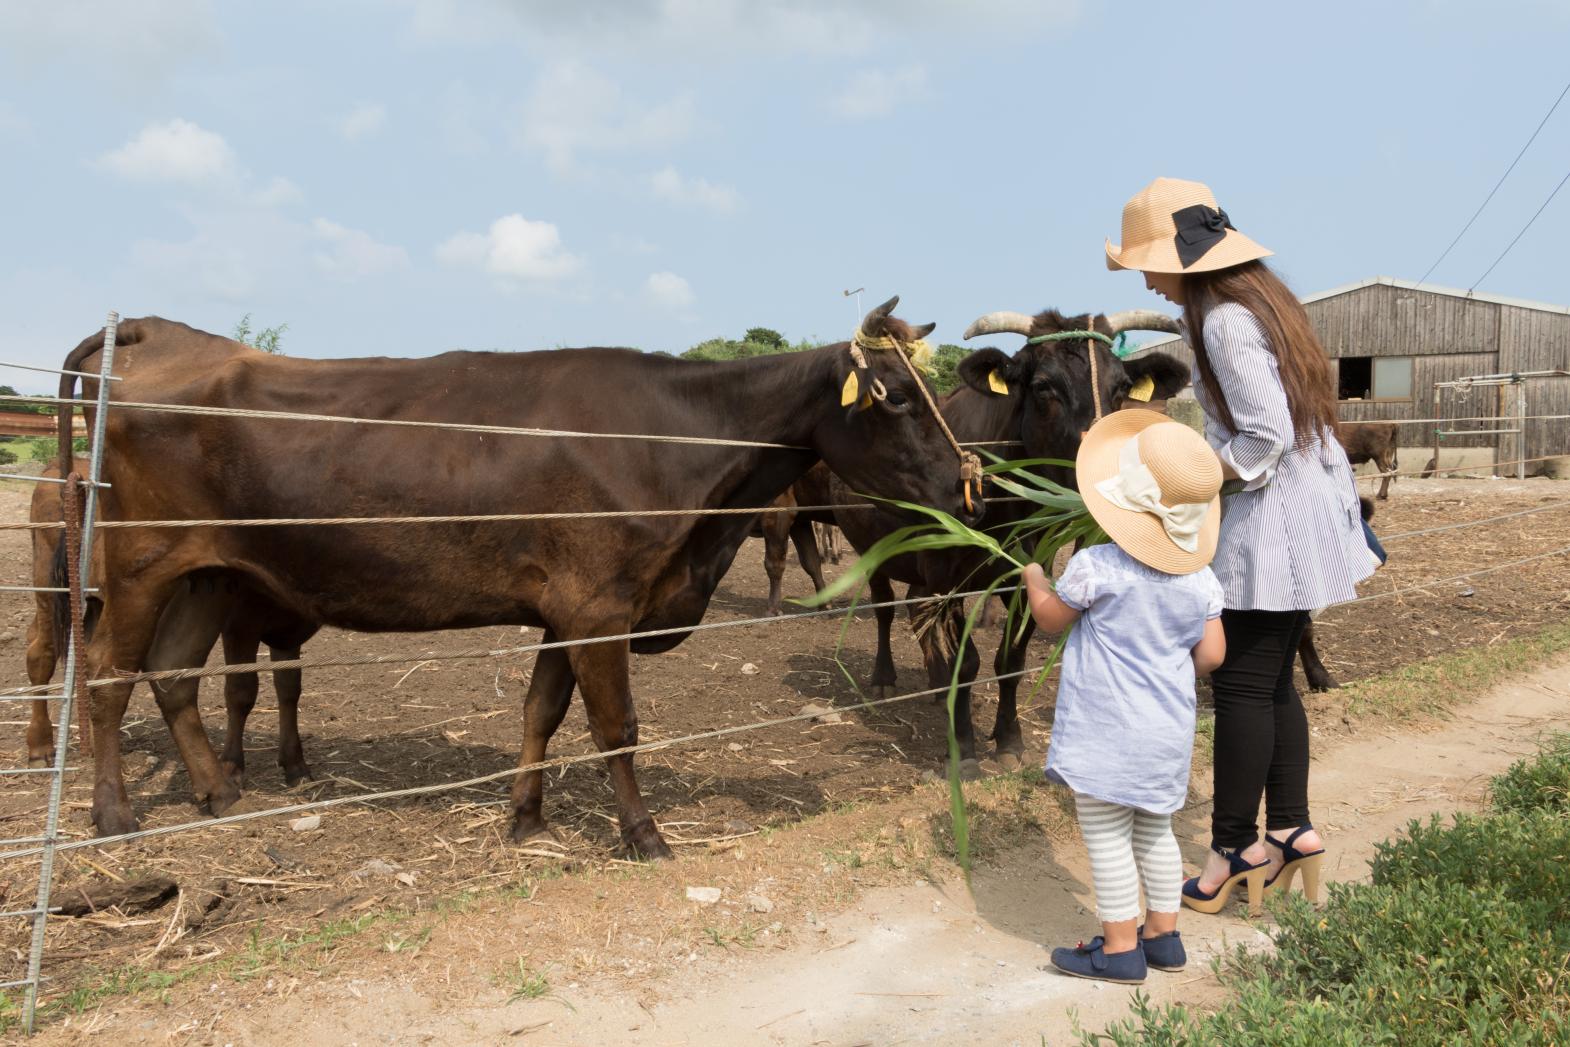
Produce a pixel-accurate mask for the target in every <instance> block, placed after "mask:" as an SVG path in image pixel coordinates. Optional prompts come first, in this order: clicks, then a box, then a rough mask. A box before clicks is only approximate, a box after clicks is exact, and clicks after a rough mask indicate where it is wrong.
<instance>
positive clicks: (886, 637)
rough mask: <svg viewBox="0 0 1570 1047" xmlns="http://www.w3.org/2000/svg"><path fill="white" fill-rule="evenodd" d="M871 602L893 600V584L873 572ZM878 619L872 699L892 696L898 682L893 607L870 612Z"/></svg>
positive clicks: (889, 601)
mask: <svg viewBox="0 0 1570 1047" xmlns="http://www.w3.org/2000/svg"><path fill="white" fill-rule="evenodd" d="M871 588H872V602H873V603H892V602H893V600H894V586H893V585H892V584H891V583H890V582H889V580H888V578H886V577H884V576H883V575H881V574H875V575H873V576H872V580H871ZM872 613H873V614H874V615H876V616H877V619H878V654H877V658H876V660H875V661H874V662H873V663H872V681H871V687H870V690H871V692H872V698H873V700H874V701H876V700H880V699H883V698H892V697H894V688H895V686H896V685H897V684H898V683H899V671H898V670H897V669H895V668H894V644H893V637H892V633H893V631H894V608H892V607H879V608H878V609H877V610H875V611H873V612H872Z"/></svg>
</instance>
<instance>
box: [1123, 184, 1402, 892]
mask: <svg viewBox="0 0 1570 1047" xmlns="http://www.w3.org/2000/svg"><path fill="white" fill-rule="evenodd" d="M1122 239H1123V242H1122V244H1121V245H1114V244H1112V243H1111V242H1110V241H1109V242H1108V243H1107V245H1106V252H1107V267H1108V268H1109V269H1138V270H1140V271H1142V272H1143V273H1144V274H1145V286H1146V287H1148V288H1150V289H1151V290H1152V291H1155V292H1156V293H1157V294H1159V295H1161V296H1162V297H1163V298H1165V299H1167V300H1168V301H1170V302H1172V303H1174V304H1175V305H1179V306H1181V307H1182V308H1183V320H1184V327H1185V333H1186V336H1187V339H1188V343H1189V345H1190V347H1191V348H1192V349H1193V351H1194V361H1195V366H1194V375H1193V383H1194V394H1195V397H1196V398H1197V399H1198V400H1199V403H1200V406H1201V407H1203V408H1204V411H1205V437H1206V439H1207V440H1208V441H1209V443H1210V445H1211V446H1212V447H1213V448H1214V449H1215V451H1216V454H1217V455H1218V456H1219V457H1220V458H1221V461H1222V468H1223V473H1224V475H1225V476H1226V477H1227V479H1228V481H1229V483H1228V485H1227V487H1226V488H1225V491H1230V492H1232V493H1231V494H1230V495H1229V496H1228V497H1226V498H1225V499H1224V501H1223V511H1222V523H1221V535H1220V539H1219V544H1218V548H1217V551H1216V557H1215V561H1214V564H1213V565H1212V569H1213V570H1214V571H1215V574H1216V576H1217V578H1218V579H1219V580H1220V582H1221V587H1222V591H1223V593H1224V606H1225V610H1223V612H1222V615H1221V623H1222V628H1223V630H1224V631H1225V634H1226V660H1225V661H1224V662H1223V663H1222V665H1221V667H1220V668H1218V669H1217V670H1216V671H1215V672H1214V674H1212V676H1211V685H1212V690H1213V693H1214V695H1215V703H1216V740H1215V811H1214V813H1213V814H1212V816H1211V841H1210V850H1211V853H1210V854H1209V856H1208V858H1207V861H1206V863H1205V867H1204V869H1203V870H1202V871H1201V872H1200V875H1199V876H1197V877H1195V878H1194V879H1191V880H1189V881H1187V882H1186V883H1185V884H1184V885H1183V902H1184V904H1185V905H1188V906H1189V907H1190V908H1193V909H1196V910H1198V911H1201V912H1216V911H1218V910H1219V909H1220V908H1221V907H1222V905H1224V904H1225V903H1226V900H1227V897H1228V895H1229V893H1230V892H1231V889H1232V887H1233V886H1234V885H1235V884H1237V883H1239V882H1240V881H1245V882H1247V883H1248V884H1249V885H1250V887H1257V885H1258V884H1260V882H1261V881H1262V882H1263V884H1264V887H1265V890H1266V891H1267V892H1269V891H1272V890H1282V889H1285V888H1289V887H1290V886H1291V885H1292V880H1293V878H1294V876H1295V875H1296V873H1297V872H1299V871H1301V872H1302V873H1303V889H1304V893H1305V894H1307V895H1308V896H1309V899H1310V900H1311V901H1312V900H1317V895H1318V888H1319V866H1320V864H1321V862H1322V859H1323V857H1324V844H1323V841H1322V840H1321V839H1320V836H1319V834H1318V833H1316V832H1315V831H1314V827H1313V824H1312V822H1311V821H1310V819H1309V811H1308V718H1307V716H1306V715H1305V714H1304V712H1303V702H1302V699H1301V698H1300V697H1299V695H1298V692H1297V687H1296V686H1295V685H1294V683H1293V679H1292V669H1293V659H1294V656H1295V655H1296V652H1297V644H1298V638H1299V636H1301V634H1302V632H1303V626H1304V624H1305V623H1306V622H1307V621H1308V617H1309V612H1310V611H1311V610H1314V609H1317V608H1321V607H1326V606H1328V605H1330V604H1334V603H1340V602H1342V601H1345V600H1350V599H1352V598H1353V597H1354V596H1355V595H1356V590H1355V588H1354V587H1355V586H1356V584H1357V583H1358V582H1360V581H1362V580H1363V579H1364V578H1366V577H1368V575H1369V574H1370V573H1371V572H1370V566H1369V554H1368V548H1367V546H1366V545H1365V544H1364V541H1363V532H1362V526H1361V522H1360V516H1359V513H1358V503H1357V492H1356V488H1355V485H1354V483H1353V479H1352V467H1351V466H1350V465H1349V464H1348V462H1347V457H1346V452H1345V451H1343V450H1342V449H1341V445H1340V444H1339V443H1338V442H1337V441H1336V439H1335V427H1336V424H1337V419H1336V400H1335V390H1334V387H1333V385H1332V383H1331V380H1330V368H1329V365H1328V363H1327V362H1326V358H1325V351H1324V349H1323V348H1322V347H1321V346H1320V344H1319V339H1318V338H1317V337H1316V336H1315V334H1314V329H1313V326H1312V324H1311V323H1310V322H1309V318H1308V314H1307V313H1306V312H1305V311H1304V310H1303V307H1302V305H1301V304H1300V303H1299V302H1298V300H1297V298H1296V297H1295V296H1294V295H1293V294H1292V292H1291V291H1289V290H1288V289H1287V287H1286V285H1285V284H1283V283H1282V282H1281V280H1280V278H1279V277H1277V276H1276V275H1275V274H1274V273H1273V272H1271V271H1270V269H1269V268H1268V267H1267V266H1266V265H1265V264H1264V263H1263V262H1262V261H1260V259H1262V258H1264V257H1266V256H1267V255H1269V254H1270V253H1271V252H1270V251H1268V250H1266V249H1265V248H1263V247H1261V246H1260V245H1259V244H1257V243H1255V242H1254V241H1253V240H1250V239H1249V238H1248V237H1246V236H1244V235H1243V234H1242V233H1240V232H1238V231H1237V230H1236V229H1234V228H1233V227H1232V223H1231V221H1230V220H1229V219H1228V218H1227V214H1226V212H1225V211H1222V210H1221V209H1220V208H1218V207H1217V206H1216V201H1215V197H1214V196H1212V195H1211V192H1210V190H1209V189H1208V188H1207V187H1206V186H1204V185H1202V184H1200V183H1198V182H1183V181H1178V180H1176V179H1170V178H1158V179H1157V180H1156V181H1154V182H1152V183H1151V184H1150V185H1148V186H1146V187H1145V189H1144V190H1143V191H1141V192H1140V193H1139V195H1137V196H1135V197H1134V198H1133V199H1132V200H1130V201H1129V202H1128V204H1127V205H1126V206H1125V207H1124V208H1123V238H1122ZM1261 794H1263V796H1264V798H1265V836H1264V839H1263V840H1261V839H1260V836H1259V828H1258V816H1259V800H1260V796H1261ZM1250 893H1253V892H1252V891H1251V892H1250Z"/></svg>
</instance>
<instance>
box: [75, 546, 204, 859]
mask: <svg viewBox="0 0 1570 1047" xmlns="http://www.w3.org/2000/svg"><path fill="white" fill-rule="evenodd" d="M183 584H184V582H183V580H182V579H180V578H178V577H175V578H167V579H158V580H155V581H142V582H139V583H138V584H137V585H135V586H129V585H126V584H124V583H123V582H122V583H119V584H116V580H115V578H114V576H113V575H111V576H110V577H109V578H107V579H105V582H104V585H105V587H106V588H107V589H108V590H109V592H108V593H107V596H108V600H107V602H106V605H105V609H104V617H103V618H102V620H100V621H99V623H98V626H97V628H96V629H95V630H94V632H93V638H92V640H90V641H89V642H88V644H87V651H86V657H85V659H84V660H83V662H84V664H83V669H85V671H86V673H87V677H86V678H87V679H89V680H101V679H104V678H106V677H113V676H115V675H117V674H116V672H115V669H116V668H119V669H122V670H124V671H125V672H127V673H131V672H138V671H140V670H141V669H142V668H143V666H144V665H145V664H146V663H147V658H148V652H149V651H150V650H151V649H152V646H153V640H154V637H155V636H156V635H157V632H158V618H159V611H160V610H161V609H162V608H163V606H164V604H165V603H166V602H168V600H169V598H170V597H171V596H172V595H173V593H174V592H175V589H176V587H178V586H180V585H183ZM131 688H132V685H131V684H129V683H114V684H109V685H107V686H105V687H99V688H94V689H93V690H91V691H89V692H88V706H89V711H90V718H91V723H92V732H93V826H94V828H95V829H96V830H97V831H98V835H100V836H117V835H119V834H120V833H128V832H135V831H136V814H135V813H134V812H133V811H132V809H131V798H130V796H129V795H127V793H126V791H125V771H124V767H123V765H122V762H121V758H120V727H121V725H122V724H123V723H124V721H125V709H126V706H127V705H128V704H129V702H130V699H131Z"/></svg>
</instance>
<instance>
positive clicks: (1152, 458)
mask: <svg viewBox="0 0 1570 1047" xmlns="http://www.w3.org/2000/svg"><path fill="white" fill-rule="evenodd" d="M1075 466H1076V470H1077V472H1078V474H1079V493H1080V495H1081V496H1082V497H1083V498H1084V499H1085V508H1086V509H1088V510H1090V515H1091V516H1093V517H1095V518H1096V522H1097V523H1098V524H1100V525H1101V528H1102V530H1104V531H1106V532H1107V535H1108V537H1110V538H1111V539H1112V540H1113V541H1114V542H1116V543H1117V544H1118V547H1119V548H1121V549H1122V550H1123V551H1124V552H1126V553H1128V554H1129V555H1130V556H1132V557H1133V558H1134V559H1136V560H1138V561H1139V562H1140V563H1142V564H1145V565H1146V566H1149V567H1154V568H1155V569H1156V570H1158V571H1165V572H1166V573H1167V574H1192V573H1193V572H1194V571H1197V570H1199V569H1200V568H1201V567H1204V566H1205V565H1207V564H1209V563H1210V561H1211V559H1212V558H1213V557H1214V556H1215V555H1216V537H1217V535H1218V534H1219V533H1220V530H1221V497H1220V492H1221V460H1220V459H1219V458H1217V457H1216V453H1215V452H1214V451H1212V450H1211V449H1210V447H1209V445H1208V444H1206V443H1205V441H1204V439H1203V438H1202V437H1201V436H1200V435H1199V434H1198V433H1196V432H1194V430H1192V429H1190V428H1189V427H1188V426H1186V425H1183V424H1182V423H1181V422H1174V421H1172V420H1171V419H1169V418H1167V416H1166V415H1163V414H1158V413H1156V412H1155V411H1145V410H1139V409H1133V410H1123V411H1113V412H1112V413H1111V414H1109V415H1107V416H1106V417H1105V418H1103V419H1101V421H1099V422H1097V423H1096V424H1095V425H1094V426H1092V427H1091V428H1090V431H1089V432H1087V433H1086V434H1085V437H1084V439H1083V440H1082V441H1081V442H1080V445H1079V457H1078V459H1077V461H1076V462H1075Z"/></svg>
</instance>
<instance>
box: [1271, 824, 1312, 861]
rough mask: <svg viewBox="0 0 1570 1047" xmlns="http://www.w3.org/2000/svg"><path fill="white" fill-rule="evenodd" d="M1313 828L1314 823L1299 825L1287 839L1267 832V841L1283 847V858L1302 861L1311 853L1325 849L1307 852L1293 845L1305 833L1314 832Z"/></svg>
mask: <svg viewBox="0 0 1570 1047" xmlns="http://www.w3.org/2000/svg"><path fill="white" fill-rule="evenodd" d="M1313 830H1314V827H1313V826H1312V825H1309V824H1307V823H1305V824H1303V825H1300V826H1298V827H1297V829H1296V830H1294V831H1293V833H1292V835H1291V836H1288V837H1287V838H1286V839H1285V840H1277V839H1276V838H1275V837H1273V836H1271V835H1270V834H1269V833H1266V834H1265V842H1266V843H1268V844H1270V845H1272V846H1274V847H1279V848H1280V849H1281V857H1282V858H1283V859H1285V860H1286V861H1287V862H1295V861H1300V860H1302V859H1304V858H1307V857H1308V856H1309V855H1310V854H1319V853H1320V852H1322V851H1323V850H1324V848H1323V847H1321V848H1319V850H1317V851H1309V852H1306V853H1305V852H1303V851H1300V850H1298V849H1297V848H1296V847H1295V846H1293V845H1294V844H1296V843H1297V841H1298V840H1299V839H1300V838H1301V837H1302V835H1303V834H1304V833H1306V832H1313Z"/></svg>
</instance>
